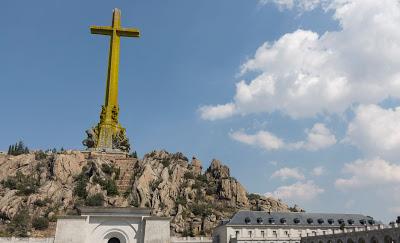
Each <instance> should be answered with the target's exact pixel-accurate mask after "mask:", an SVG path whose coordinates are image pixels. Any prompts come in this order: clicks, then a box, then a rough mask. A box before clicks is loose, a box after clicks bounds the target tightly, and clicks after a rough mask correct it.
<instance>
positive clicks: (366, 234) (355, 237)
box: [301, 224, 400, 243]
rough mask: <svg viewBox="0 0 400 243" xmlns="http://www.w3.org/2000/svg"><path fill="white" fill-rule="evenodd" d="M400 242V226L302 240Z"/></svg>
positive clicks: (311, 242) (305, 242)
mask: <svg viewBox="0 0 400 243" xmlns="http://www.w3.org/2000/svg"><path fill="white" fill-rule="evenodd" d="M399 241H400V228H399V225H398V224H391V225H390V226H384V225H375V226H365V227H364V228H355V229H344V230H335V231H334V232H330V233H328V234H317V235H309V236H307V237H303V238H302V239H301V243H395V242H396V243H398V242H399Z"/></svg>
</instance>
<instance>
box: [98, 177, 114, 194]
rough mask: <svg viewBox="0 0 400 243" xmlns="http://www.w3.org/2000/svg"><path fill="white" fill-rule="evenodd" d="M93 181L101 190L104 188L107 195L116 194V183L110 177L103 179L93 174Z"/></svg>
mask: <svg viewBox="0 0 400 243" xmlns="http://www.w3.org/2000/svg"><path fill="white" fill-rule="evenodd" d="M93 182H94V183H97V184H99V185H100V186H101V188H102V189H103V190H106V191H107V195H108V196H115V195H118V188H117V184H116V183H115V181H114V180H111V179H105V180H103V179H101V178H100V177H98V176H94V177H93Z"/></svg>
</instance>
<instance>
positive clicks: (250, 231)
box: [235, 230, 325, 239]
mask: <svg viewBox="0 0 400 243" xmlns="http://www.w3.org/2000/svg"><path fill="white" fill-rule="evenodd" d="M283 233H284V236H283V237H290V234H289V231H287V230H285V231H284V232H283ZM322 233H323V234H325V231H322ZM235 234H236V239H238V238H239V236H240V231H239V230H237V231H236V232H235ZM311 235H317V232H316V231H312V232H311ZM260 236H261V238H265V231H264V230H261V231H260ZM247 237H248V238H253V231H252V230H248V231H247ZM272 237H275V238H278V232H277V231H276V230H273V231H272Z"/></svg>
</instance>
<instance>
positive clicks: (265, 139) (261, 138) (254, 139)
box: [230, 131, 284, 150]
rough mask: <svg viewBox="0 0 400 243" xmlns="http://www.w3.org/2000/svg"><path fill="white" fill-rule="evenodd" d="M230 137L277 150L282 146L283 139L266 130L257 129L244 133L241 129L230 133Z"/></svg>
mask: <svg viewBox="0 0 400 243" xmlns="http://www.w3.org/2000/svg"><path fill="white" fill-rule="evenodd" d="M230 136H231V138H232V139H234V140H236V141H239V142H242V143H245V144H248V145H253V146H257V147H260V148H263V149H266V150H277V149H280V148H282V147H283V145H284V143H283V141H282V140H281V139H280V138H278V137H276V136H275V135H273V134H271V133H269V132H267V131H259V132H258V133H256V134H246V133H244V132H242V131H237V132H233V133H230Z"/></svg>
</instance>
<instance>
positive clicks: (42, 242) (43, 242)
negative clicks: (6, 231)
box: [0, 237, 54, 243]
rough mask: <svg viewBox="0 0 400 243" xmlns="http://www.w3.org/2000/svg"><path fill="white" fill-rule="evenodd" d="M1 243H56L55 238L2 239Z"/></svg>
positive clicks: (0, 239)
mask: <svg viewBox="0 0 400 243" xmlns="http://www.w3.org/2000/svg"><path fill="white" fill-rule="evenodd" d="M0 243H54V238H15V237H0Z"/></svg>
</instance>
